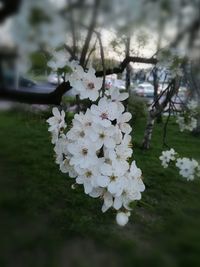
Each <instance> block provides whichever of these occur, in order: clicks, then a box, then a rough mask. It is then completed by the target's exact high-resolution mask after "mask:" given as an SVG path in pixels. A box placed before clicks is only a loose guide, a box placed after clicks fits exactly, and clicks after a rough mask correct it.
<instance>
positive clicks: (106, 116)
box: [47, 63, 145, 226]
mask: <svg viewBox="0 0 200 267" xmlns="http://www.w3.org/2000/svg"><path fill="white" fill-rule="evenodd" d="M73 64H74V63H73ZM74 72H75V73H74V74H73V73H72V74H71V75H70V76H71V77H70V83H72V86H73V87H74V88H75V89H76V90H77V91H79V90H80V95H82V91H81V90H83V91H84V92H86V91H87V90H92V89H93V88H91V89H88V84H87V82H88V81H89V82H90V81H91V79H92V80H93V83H94V90H96V88H100V85H99V81H98V80H95V79H94V78H93V76H94V75H95V74H94V71H93V69H90V70H89V71H88V72H87V73H85V74H84V75H83V76H82V78H81V74H82V69H80V68H79V65H78V66H77V71H76V70H75V71H74ZM72 77H74V80H72ZM77 77H78V78H77ZM88 78H91V79H88ZM81 79H82V80H81ZM87 79H88V80H87ZM96 79H97V78H96ZM86 81H87V82H86ZM83 87H84V88H83ZM91 87H92V86H91ZM98 95H99V92H98ZM82 96H84V94H83V95H82ZM85 97H89V98H90V99H91V98H92V99H96V97H97V96H95V97H94V98H93V97H91V94H90V91H89V93H88V94H85ZM127 97H128V94H127V93H125V92H124V93H121V92H120V90H119V89H117V88H110V89H108V90H106V92H105V95H104V97H101V98H100V100H99V101H98V103H97V104H92V105H91V107H90V109H87V111H86V112H85V113H79V114H75V116H74V119H73V120H72V127H71V128H70V129H69V130H68V131H67V132H66V133H65V131H64V130H65V129H66V123H65V120H64V117H65V115H64V112H63V111H61V113H60V112H59V111H58V109H57V108H54V109H53V115H54V116H53V117H51V118H49V119H48V120H47V122H48V123H49V125H50V127H49V131H50V132H51V133H52V143H53V144H55V147H54V151H55V153H56V163H57V164H59V166H60V170H61V171H62V172H63V173H68V174H69V176H70V177H72V178H74V179H75V181H76V184H80V185H82V186H83V188H84V192H85V194H87V195H89V196H90V197H93V198H97V197H100V198H101V199H103V206H102V212H106V211H107V210H108V209H109V208H114V209H115V210H117V211H118V213H117V216H116V221H117V223H118V224H119V225H121V226H123V225H125V224H126V223H127V222H128V218H129V216H130V210H131V207H130V203H131V202H133V201H134V200H140V199H141V192H143V191H144V189H145V186H144V183H143V181H142V179H141V177H142V172H141V170H140V169H139V168H138V167H137V166H136V163H135V161H133V162H132V163H131V164H129V159H130V158H131V157H132V153H133V151H132V148H131V136H130V132H131V130H132V128H131V127H130V125H129V124H128V122H129V120H130V119H131V114H130V113H129V112H125V108H124V105H123V104H122V102H121V101H123V100H125V99H126V98H127Z"/></svg>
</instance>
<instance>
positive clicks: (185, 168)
mask: <svg viewBox="0 0 200 267" xmlns="http://www.w3.org/2000/svg"><path fill="white" fill-rule="evenodd" d="M176 167H178V168H179V174H180V175H181V176H183V177H184V178H186V179H187V181H189V180H194V178H195V174H196V171H197V170H198V167H199V164H198V162H197V161H196V160H194V159H192V160H190V159H188V158H178V159H177V161H176Z"/></svg>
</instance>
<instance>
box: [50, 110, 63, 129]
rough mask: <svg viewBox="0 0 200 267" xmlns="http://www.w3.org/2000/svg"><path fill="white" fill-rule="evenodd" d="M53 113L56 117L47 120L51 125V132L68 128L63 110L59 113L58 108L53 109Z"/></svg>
mask: <svg viewBox="0 0 200 267" xmlns="http://www.w3.org/2000/svg"><path fill="white" fill-rule="evenodd" d="M52 113H53V115H54V116H53V117H51V118H49V119H48V120H47V122H48V124H49V129H48V130H49V132H52V131H55V130H60V129H61V128H66V123H65V112H64V111H63V110H62V111H61V112H59V110H58V108H53V109H52Z"/></svg>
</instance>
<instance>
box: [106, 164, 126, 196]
mask: <svg viewBox="0 0 200 267" xmlns="http://www.w3.org/2000/svg"><path fill="white" fill-rule="evenodd" d="M101 173H102V174H103V175H104V176H107V177H108V178H109V179H108V184H107V189H108V191H109V192H110V193H111V194H113V195H115V196H120V195H121V194H122V192H123V186H124V179H123V176H122V175H121V173H120V172H118V171H117V170H116V169H115V168H114V167H113V166H112V165H110V164H107V163H104V164H103V165H102V166H101Z"/></svg>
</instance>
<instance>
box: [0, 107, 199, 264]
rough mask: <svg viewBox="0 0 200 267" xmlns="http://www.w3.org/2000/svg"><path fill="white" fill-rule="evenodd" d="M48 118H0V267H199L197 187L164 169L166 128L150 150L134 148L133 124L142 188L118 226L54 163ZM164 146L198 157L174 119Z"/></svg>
mask: <svg viewBox="0 0 200 267" xmlns="http://www.w3.org/2000/svg"><path fill="white" fill-rule="evenodd" d="M45 116H47V114H46V115H45V114H43V115H33V114H30V113H22V112H17V111H15V112H14V111H9V112H1V113H0V209H1V216H0V238H1V239H0V240H1V241H0V251H1V252H0V254H1V257H0V266H2V267H4V266H6V267H7V266H8V267H10V266H15V267H18V266H19V267H46V266H47V267H60V266H61V267H62V266H63V267H64V266H73V267H93V266H94V267H96V266H97V267H98V266H111V267H112V266H128V267H129V266H137V267H140V266H145V267H146V266H153V267H157V266H158V267H160V266H163V267H168V266H169V267H179V266H180V267H187V266H192V267H196V266H200V229H199V226H200V201H199V195H200V182H199V181H194V182H186V181H185V180H183V179H182V178H181V177H179V175H178V173H177V171H176V169H175V168H169V169H167V170H164V169H163V168H162V167H161V165H160V162H159V159H158V156H159V155H160V153H161V151H162V130H163V125H156V128H155V132H154V135H153V140H152V148H151V149H150V150H149V151H147V152H144V151H141V150H140V148H139V144H140V143H141V140H142V136H143V130H144V122H143V121H138V122H137V125H134V126H133V129H134V130H133V136H134V146H133V148H134V158H135V159H136V161H137V164H138V166H139V167H141V168H142V170H143V176H144V182H145V184H146V191H145V192H144V193H143V198H142V201H141V202H138V204H137V206H136V207H135V208H134V210H133V213H132V216H131V219H130V223H129V224H128V225H127V226H126V227H125V228H120V227H119V226H117V225H116V223H115V216H114V212H113V211H109V212H107V213H106V214H102V213H101V211H100V208H101V204H102V203H101V201H99V200H97V199H91V198H89V197H87V196H85V195H84V194H83V193H82V189H81V188H77V189H76V190H71V184H73V180H72V179H70V178H68V177H66V175H63V174H62V173H60V172H59V170H58V167H57V165H55V163H54V158H53V157H54V155H53V149H52V148H53V147H52V145H51V143H50V136H49V134H48V132H47V125H46V123H45V119H46V118H45ZM168 144H169V145H170V146H171V147H174V148H175V150H177V151H178V152H179V153H180V154H181V155H183V156H188V157H191V156H192V157H194V158H196V159H199V158H200V140H199V139H198V138H197V137H196V138H195V137H193V136H191V135H190V134H189V133H180V132H179V131H178V128H177V126H176V124H175V123H174V122H172V123H170V125H169V132H168Z"/></svg>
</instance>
